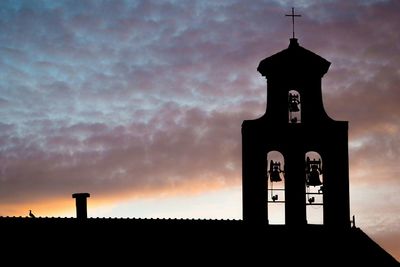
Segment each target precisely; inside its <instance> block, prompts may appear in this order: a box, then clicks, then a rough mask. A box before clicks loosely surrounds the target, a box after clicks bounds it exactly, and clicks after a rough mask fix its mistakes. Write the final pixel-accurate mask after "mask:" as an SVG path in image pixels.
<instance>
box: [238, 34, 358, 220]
mask: <svg viewBox="0 0 400 267" xmlns="http://www.w3.org/2000/svg"><path fill="white" fill-rule="evenodd" d="M329 65H330V63H329V62H328V61H327V60H325V59H323V58H322V57H320V56H318V55H317V54H314V53H313V52H311V51H309V50H307V49H305V48H303V47H301V46H300V45H299V44H298V42H297V39H295V38H292V39H290V44H289V47H288V48H287V49H285V50H283V51H281V52H279V53H277V54H275V55H272V56H270V57H268V58H266V59H264V60H262V61H261V62H260V65H259V66H258V69H257V70H258V71H259V72H260V73H261V74H262V75H263V76H265V77H266V79H267V87H268V89H267V110H266V112H265V114H264V115H263V116H262V117H261V118H259V119H255V120H246V121H244V122H243V125H242V138H243V140H242V145H243V219H244V221H246V222H249V223H251V224H261V225H267V224H268V203H274V204H278V203H284V208H285V223H286V224H287V225H288V226H303V225H306V224H307V214H306V206H307V205H319V206H322V208H323V223H324V225H326V226H330V227H335V228H348V227H350V214H349V213H350V209H349V161H348V147H347V143H348V138H347V129H348V123H347V122H345V121H334V120H332V119H331V118H329V116H328V115H327V114H326V112H325V110H324V106H323V103H322V92H321V79H322V77H323V76H324V74H325V73H326V72H327V71H328V68H329ZM273 151H275V153H280V154H281V155H282V157H281V161H282V162H280V161H274V160H273V159H268V155H269V154H270V153H271V152H273ZM308 155H310V156H308ZM310 157H311V158H310ZM277 166H279V167H278V168H277ZM274 183H275V184H277V183H283V184H284V186H282V187H281V188H280V190H281V191H282V192H281V194H276V195H275V194H274V191H273V190H274V189H273V185H274ZM275 192H278V191H277V189H276V190H275ZM278 196H280V198H281V199H282V200H279V198H278ZM316 200H317V201H316Z"/></svg>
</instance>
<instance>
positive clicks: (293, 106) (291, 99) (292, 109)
mask: <svg viewBox="0 0 400 267" xmlns="http://www.w3.org/2000/svg"><path fill="white" fill-rule="evenodd" d="M288 110H289V123H300V122H301V101H300V94H299V92H297V91H296V90H290V91H289V95H288Z"/></svg>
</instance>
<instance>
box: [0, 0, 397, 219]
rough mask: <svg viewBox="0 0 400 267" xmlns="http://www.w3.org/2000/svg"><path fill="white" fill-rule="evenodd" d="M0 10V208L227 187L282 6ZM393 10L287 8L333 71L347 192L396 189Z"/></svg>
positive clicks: (333, 106)
mask: <svg viewBox="0 0 400 267" xmlns="http://www.w3.org/2000/svg"><path fill="white" fill-rule="evenodd" d="M0 5H1V10H2V11H1V12H2V16H0V28H1V29H2V30H1V31H0V43H1V44H2V45H1V46H0V51H1V53H2V57H1V58H0V77H1V78H0V94H1V98H0V107H1V108H0V118H1V119H0V129H2V130H1V131H0V151H1V154H0V168H1V172H0V183H1V186H0V200H1V201H2V202H3V203H10V205H11V204H12V203H17V202H18V203H22V202H23V201H33V200H39V199H46V198H53V199H58V197H59V196H60V195H68V196H69V195H70V194H71V193H72V192H75V191H81V190H87V191H90V192H91V193H98V194H97V195H102V196H104V198H106V197H110V198H111V197H112V196H116V195H122V194H124V195H125V194H126V195H135V194H140V193H141V192H148V193H149V194H151V192H153V193H154V194H157V193H159V192H162V191H163V190H164V191H168V190H171V191H174V192H179V189H177V188H185V189H187V188H190V185H193V188H195V187H196V188H200V187H201V186H200V185H202V184H203V185H206V186H204V187H201V188H202V190H207V188H211V187H218V186H220V187H223V186H227V185H231V184H240V175H241V159H240V157H241V155H240V149H241V143H240V142H241V138H240V125H241V123H242V121H243V120H244V119H252V118H257V117H259V116H260V115H262V114H263V113H264V111H265V99H266V85H265V80H264V78H263V77H261V75H259V73H257V72H256V68H257V65H258V63H259V61H260V60H261V59H263V58H265V57H267V56H270V55H272V54H274V53H276V52H278V51H281V50H282V49H284V48H286V47H287V45H288V39H289V38H290V36H291V23H290V20H289V19H288V18H285V16H284V14H285V13H286V12H290V8H291V6H292V5H291V1H268V3H266V2H265V1H251V3H249V1H239V0H237V1H223V2H218V3H216V2H215V3H214V2H204V1H172V2H171V1H170V2H165V1H138V2H136V1H130V2H129V3H128V2H126V1H110V2H107V1H106V2H98V1H81V2H79V3H77V2H76V1H57V2H54V1H50V2H46V1H42V2H31V1H28V2H27V1H2V3H1V4H0ZM296 5H297V2H296ZM399 5H400V2H398V1H368V2H366V1H350V2H349V1H344V0H340V1H329V2H327V3H326V2H321V1H307V2H300V3H299V5H298V8H297V11H298V12H300V13H301V14H302V17H301V18H299V20H298V22H296V36H297V37H298V38H299V42H300V45H302V46H304V47H305V48H307V49H309V50H311V51H314V52H316V53H318V54H319V55H321V56H323V57H324V58H326V59H327V60H329V61H330V62H332V65H331V68H330V70H329V72H328V73H327V74H326V75H325V77H324V79H323V97H324V104H325V107H326V110H327V112H328V114H329V115H330V116H331V117H332V118H334V119H338V120H348V121H349V122H350V129H349V137H350V167H351V169H350V170H351V184H352V188H353V189H357V188H363V186H370V187H375V185H376V183H378V182H379V183H384V182H386V183H388V184H390V185H393V187H394V188H398V184H399V182H398V179H397V178H396V177H397V174H398V173H399V169H398V167H397V164H398V163H397V159H398V158H399V154H400V151H399V149H398V147H400V140H399V138H398V136H399V127H398V125H399V122H400V116H399V114H400V110H399V105H398V103H397V101H398V99H400V95H399V94H400V93H399V92H400V91H399V90H398V84H399V77H400V76H399V74H400V72H399V71H400V65H399V62H400V58H399V57H400V51H399V50H400V46H399V45H398V44H399V43H400V40H399V39H400V36H399V34H398V29H399V27H400V25H399V24H400V21H399V20H398V14H397V11H398V10H399V9H400V7H399ZM377 174H379V175H378V176H379V180H377ZM182 191H183V189H182ZM376 201H379V202H382V201H383V200H381V199H377V200H376ZM362 205H363V204H362V203H361V202H360V203H358V204H357V205H356V206H357V207H359V206H362ZM368 223H370V222H368Z"/></svg>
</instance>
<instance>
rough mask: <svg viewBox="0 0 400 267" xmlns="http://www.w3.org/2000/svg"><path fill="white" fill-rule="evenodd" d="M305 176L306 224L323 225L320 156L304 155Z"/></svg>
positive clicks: (315, 154)
mask: <svg viewBox="0 0 400 267" xmlns="http://www.w3.org/2000/svg"><path fill="white" fill-rule="evenodd" d="M305 174H306V177H305V186H306V199H305V201H306V213H307V222H308V223H309V224H323V223H324V219H323V218H324V201H323V194H324V192H323V189H324V188H323V182H324V180H323V164H322V158H321V156H320V155H319V154H318V153H317V152H315V151H310V152H307V153H306V157H305Z"/></svg>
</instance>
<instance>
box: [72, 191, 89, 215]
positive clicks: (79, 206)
mask: <svg viewBox="0 0 400 267" xmlns="http://www.w3.org/2000/svg"><path fill="white" fill-rule="evenodd" d="M72 197H73V198H75V199H76V218H77V219H86V218H87V203H86V199H87V198H88V197H90V194H89V193H75V194H72Z"/></svg>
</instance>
